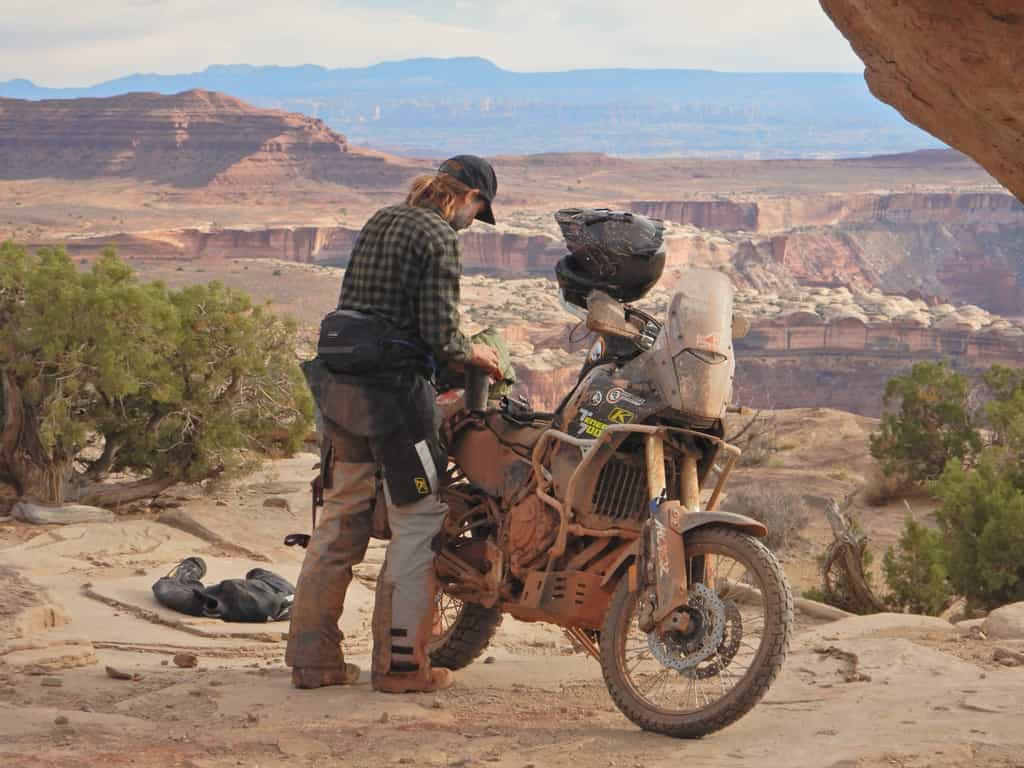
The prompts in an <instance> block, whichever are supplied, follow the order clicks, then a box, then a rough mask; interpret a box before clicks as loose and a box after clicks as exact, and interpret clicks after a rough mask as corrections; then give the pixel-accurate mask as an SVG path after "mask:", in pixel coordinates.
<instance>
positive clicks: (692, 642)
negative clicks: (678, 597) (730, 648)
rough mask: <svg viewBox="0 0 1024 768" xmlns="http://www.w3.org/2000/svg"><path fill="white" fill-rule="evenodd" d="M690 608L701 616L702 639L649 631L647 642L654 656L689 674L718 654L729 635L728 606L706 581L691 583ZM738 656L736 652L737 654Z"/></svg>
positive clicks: (688, 607) (688, 606)
mask: <svg viewBox="0 0 1024 768" xmlns="http://www.w3.org/2000/svg"><path fill="white" fill-rule="evenodd" d="M687 609H688V610H689V611H691V612H693V613H695V614H697V615H698V616H699V624H700V627H699V631H700V632H701V635H700V637H698V638H686V637H683V636H681V634H680V633H678V632H665V633H663V634H661V635H659V634H658V632H657V631H654V632H649V633H648V634H647V645H648V647H649V648H650V650H651V655H652V656H654V658H655V659H657V660H658V662H659V663H660V664H661V665H662V666H665V667H668V668H669V669H674V670H676V671H677V672H679V673H686V674H689V675H694V674H698V673H697V672H696V671H695V670H696V668H697V666H698V665H700V664H701V663H702V662H704V661H707V660H708V659H710V658H711V657H712V656H714V655H715V654H716V653H717V652H718V650H719V646H721V645H722V640H723V639H724V638H725V629H726V606H725V604H724V603H723V602H722V599H721V598H720V597H719V596H718V595H717V594H716V593H715V591H714V590H713V589H711V588H710V587H707V586H705V585H704V584H693V585H691V586H690V599H689V602H688V603H687ZM734 655H735V654H734Z"/></svg>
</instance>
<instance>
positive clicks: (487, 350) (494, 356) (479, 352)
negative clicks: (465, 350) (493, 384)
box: [466, 344, 503, 381]
mask: <svg viewBox="0 0 1024 768" xmlns="http://www.w3.org/2000/svg"><path fill="white" fill-rule="evenodd" d="M466 365H471V366H473V367H474V368H483V369H484V370H485V371H487V373H488V375H489V376H490V377H491V379H493V380H494V381H501V379H502V378H503V377H502V375H501V363H500V361H499V360H498V353H497V352H495V351H494V348H493V347H489V346H487V345H486V344H473V345H472V347H471V349H470V354H469V359H468V360H466Z"/></svg>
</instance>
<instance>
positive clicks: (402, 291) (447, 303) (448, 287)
mask: <svg viewBox="0 0 1024 768" xmlns="http://www.w3.org/2000/svg"><path fill="white" fill-rule="evenodd" d="M461 275H462V264H461V262H460V261H459V240H458V236H457V235H456V234H455V230H454V229H452V227H451V225H449V224H448V222H447V221H445V220H444V219H443V218H442V217H441V215H440V213H438V212H437V211H435V210H433V209H428V208H416V207H413V206H411V205H395V206H391V207H390V208H383V209H381V210H379V211H377V213H375V214H374V215H373V216H372V217H371V218H370V220H369V221H368V222H366V225H365V226H364V227H363V229H362V231H361V232H360V233H359V236H358V237H357V238H356V243H355V246H354V247H353V248H352V256H351V258H350V260H349V264H348V268H347V269H346V270H345V279H344V280H343V281H342V284H341V297H340V298H339V299H338V308H339V309H352V310H356V311H359V312H372V313H374V314H378V315H382V316H383V317H385V318H387V319H388V320H390V321H391V322H392V323H394V324H395V325H396V326H397V327H398V328H401V329H402V330H406V331H414V332H416V333H418V334H419V336H420V338H421V339H423V341H424V342H426V343H427V345H428V346H429V347H430V349H431V350H432V351H433V353H434V355H435V356H436V357H437V359H438V361H439V362H447V361H451V360H464V359H466V358H467V357H468V356H469V353H470V342H469V340H468V339H467V338H466V336H465V335H464V334H463V333H462V331H461V330H460V329H459V278H460V277H461Z"/></svg>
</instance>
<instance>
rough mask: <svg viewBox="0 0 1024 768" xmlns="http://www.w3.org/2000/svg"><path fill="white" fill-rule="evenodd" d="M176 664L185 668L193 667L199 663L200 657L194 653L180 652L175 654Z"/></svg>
mask: <svg viewBox="0 0 1024 768" xmlns="http://www.w3.org/2000/svg"><path fill="white" fill-rule="evenodd" d="M173 661H174V665H175V666H176V667H181V668H183V669H191V668H192V667H196V666H198V665H199V657H198V656H196V655H195V654H194V653H179V654H177V655H175V657H174V659H173Z"/></svg>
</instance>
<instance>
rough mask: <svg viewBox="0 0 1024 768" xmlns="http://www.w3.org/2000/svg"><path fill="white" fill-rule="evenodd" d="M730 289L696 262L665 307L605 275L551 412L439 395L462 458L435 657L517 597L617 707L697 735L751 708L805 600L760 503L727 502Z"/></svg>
mask: <svg viewBox="0 0 1024 768" xmlns="http://www.w3.org/2000/svg"><path fill="white" fill-rule="evenodd" d="M732 300H733V293H732V288H731V285H730V284H729V281H728V279H727V278H726V277H725V276H724V275H722V274H721V273H718V272H714V271H710V270H697V269H693V270H690V271H688V272H687V273H685V274H684V275H683V277H682V279H681V280H680V282H679V285H678V288H677V289H676V290H675V291H674V293H673V295H672V298H671V300H670V303H669V307H668V315H667V317H666V318H665V320H664V322H659V321H658V320H656V319H655V318H653V317H650V316H649V315H647V314H644V313H642V312H640V311H638V310H636V309H634V308H632V307H630V306H628V305H624V304H621V303H619V302H618V301H616V300H614V299H612V298H610V297H609V296H607V295H606V294H602V293H601V292H600V291H593V292H592V293H591V294H590V295H589V296H588V297H587V301H586V312H585V315H584V320H585V323H586V327H587V328H588V329H589V330H590V331H592V332H593V333H594V334H595V337H596V341H595V342H594V344H593V346H592V347H591V349H590V351H589V353H588V355H587V358H586V361H585V363H584V365H583V369H582V370H581V373H580V376H579V380H578V383H577V385H576V387H575V388H574V389H573V390H572V391H571V392H570V393H569V394H568V395H567V396H566V398H565V399H564V401H563V403H562V405H561V406H560V407H559V408H558V409H557V410H556V412H554V413H552V414H537V413H531V412H530V411H529V410H528V409H525V408H523V407H522V406H518V407H517V406H516V404H515V403H511V404H510V403H509V402H508V401H505V403H503V404H502V405H501V406H499V407H493V408H483V409H479V410H476V409H472V408H468V407H467V403H466V391H464V390H455V391H453V392H449V393H445V394H443V395H441V396H440V397H439V404H440V405H441V406H442V409H443V410H444V412H445V421H444V426H443V429H442V432H443V435H444V437H445V440H446V444H447V446H448V453H449V456H450V459H451V465H450V469H449V472H448V477H447V479H446V486H445V488H444V490H443V495H444V498H445V500H446V501H447V503H448V505H449V512H448V515H447V518H446V521H445V524H444V527H443V529H442V531H441V533H440V534H439V536H438V537H437V539H436V540H435V551H436V552H437V555H436V568H437V573H438V576H439V579H440V581H441V583H442V585H443V593H442V594H441V595H440V597H439V618H438V621H437V622H436V626H435V635H434V637H433V638H432V641H431V658H432V661H433V663H434V664H435V665H438V666H444V667H448V668H452V669H458V668H460V667H464V666H466V665H468V664H469V663H471V662H472V661H473V660H474V659H476V658H477V657H478V656H479V655H480V654H481V653H482V652H483V651H484V649H485V648H486V647H487V644H488V642H489V641H490V639H491V638H492V636H493V635H494V632H495V630H496V629H497V627H498V625H499V624H500V622H501V619H502V615H503V614H505V613H507V614H510V615H511V616H513V617H515V618H517V619H520V620H523V621H544V622H549V623H551V624H555V625H558V626H560V627H563V628H564V629H565V630H566V632H567V633H568V635H569V636H570V638H571V639H572V640H573V642H574V645H575V646H576V647H577V648H578V649H580V650H582V651H585V652H586V653H588V654H590V655H591V656H593V657H594V658H595V659H597V660H598V661H599V662H600V664H601V669H602V671H603V675H604V680H605V683H606V685H607V688H608V691H609V693H610V694H611V696H612V698H613V699H614V701H615V704H616V705H617V706H618V708H619V709H620V710H621V711H622V712H623V713H624V714H625V715H626V716H627V717H628V718H629V719H630V720H632V721H633V722H634V723H636V724H637V725H639V726H640V727H641V728H644V729H646V730H649V731H655V732H658V733H662V734H667V735H670V736H675V737H684V738H696V737H701V736H704V735H706V734H709V733H712V732H714V731H717V730H719V729H721V728H723V727H725V726H727V725H729V724H730V723H732V722H734V721H736V720H737V719H739V718H740V717H742V716H743V715H744V714H746V713H747V712H748V711H749V710H750V709H751V708H753V707H754V705H755V704H756V703H757V702H758V701H759V700H760V699H761V697H762V696H763V695H764V694H765V692H766V691H767V690H768V688H769V686H770V685H771V683H772V681H773V680H774V679H775V676H776V675H777V674H778V672H779V669H780V667H781V665H782V663H783V660H784V658H785V656H786V652H787V649H788V646H789V639H790V633H791V626H792V620H793V599H792V595H791V592H790V589H789V586H788V584H787V583H786V579H785V576H784V574H783V572H782V569H781V568H780V566H779V563H778V562H777V561H776V559H775V557H774V556H773V555H772V553H771V552H770V551H769V550H768V549H767V548H766V547H765V546H764V545H763V544H762V543H761V541H760V540H759V539H761V538H763V537H764V536H765V535H766V533H767V531H766V529H765V527H764V526H763V525H762V524H761V523H759V522H757V521H755V520H753V519H750V518H747V517H743V516H740V515H735V514H730V513H727V512H722V511H718V509H717V506H718V502H719V501H720V499H721V498H722V493H723V489H724V486H725V483H726V481H727V479H728V477H729V474H730V472H731V471H732V469H733V467H734V466H735V464H736V460H737V458H738V456H739V454H740V451H739V449H737V448H736V447H734V446H732V445H730V444H728V443H727V442H726V441H725V440H724V439H723V436H724V431H723V418H724V416H725V414H726V412H727V411H728V409H729V408H730V407H731V406H730V405H729V402H730V400H731V396H732V377H733V371H734V368H735V363H734V358H733V351H732V339H733V336H734V319H733V311H732Z"/></svg>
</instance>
